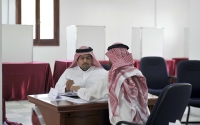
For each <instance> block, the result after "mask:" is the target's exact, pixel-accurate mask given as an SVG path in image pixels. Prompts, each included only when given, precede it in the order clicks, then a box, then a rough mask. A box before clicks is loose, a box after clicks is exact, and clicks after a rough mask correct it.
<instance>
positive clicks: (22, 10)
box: [16, 0, 59, 46]
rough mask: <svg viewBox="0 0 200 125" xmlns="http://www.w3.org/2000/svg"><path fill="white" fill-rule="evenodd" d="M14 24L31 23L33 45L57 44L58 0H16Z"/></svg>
mask: <svg viewBox="0 0 200 125" xmlns="http://www.w3.org/2000/svg"><path fill="white" fill-rule="evenodd" d="M16 24H24V25H33V39H34V40H33V42H34V46H58V45H59V0H16Z"/></svg>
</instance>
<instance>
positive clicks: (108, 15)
mask: <svg viewBox="0 0 200 125" xmlns="http://www.w3.org/2000/svg"><path fill="white" fill-rule="evenodd" d="M4 1H5V0H4ZM188 1H189V0H176V1H174V0H60V46H56V47H55V46H51V47H47V46H45V47H40V46H36V47H34V49H33V60H34V61H44V62H49V63H50V64H51V68H52V69H53V66H54V62H55V60H64V59H66V27H67V26H69V25H96V26H97V25H100V26H105V27H106V47H108V46H109V45H111V44H112V43H114V42H123V43H125V44H127V45H128V46H130V51H131V50H132V49H134V48H132V47H131V38H132V36H131V27H154V26H155V21H156V26H157V27H164V39H165V44H164V48H165V49H164V57H165V58H167V59H171V58H172V57H183V56H184V45H183V43H184V37H183V34H184V28H185V27H186V28H187V27H188ZM155 2H156V6H155ZM155 7H156V8H155ZM155 10H156V13H155ZM155 18H156V19H155ZM177 48H178V49H177ZM149 49H153V48H149Z"/></svg>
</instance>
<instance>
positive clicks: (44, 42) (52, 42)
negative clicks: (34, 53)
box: [16, 0, 60, 46]
mask: <svg viewBox="0 0 200 125" xmlns="http://www.w3.org/2000/svg"><path fill="white" fill-rule="evenodd" d="M35 1H36V15H35V16H36V18H35V19H36V21H35V22H36V24H35V26H36V30H35V32H36V33H35V39H34V40H33V45H34V46H59V10H60V8H59V3H60V0H53V2H54V12H53V14H54V18H53V22H54V31H53V32H54V33H53V34H54V39H40V20H39V19H40V0H35ZM21 11H22V10H21V0H16V24H21V18H22V17H21Z"/></svg>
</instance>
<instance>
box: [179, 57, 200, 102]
mask: <svg viewBox="0 0 200 125" xmlns="http://www.w3.org/2000/svg"><path fill="white" fill-rule="evenodd" d="M177 82H178V83H183V82H184V83H185V82H186V83H190V84H191V85H192V93H191V98H200V92H199V90H200V61H198V60H186V61H182V62H180V63H179V64H178V67H177Z"/></svg>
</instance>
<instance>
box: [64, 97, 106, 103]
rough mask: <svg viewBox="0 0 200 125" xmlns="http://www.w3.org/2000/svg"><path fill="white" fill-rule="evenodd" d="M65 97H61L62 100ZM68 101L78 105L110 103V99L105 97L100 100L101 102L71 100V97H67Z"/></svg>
mask: <svg viewBox="0 0 200 125" xmlns="http://www.w3.org/2000/svg"><path fill="white" fill-rule="evenodd" d="M63 97H65V96H61V98H63ZM67 98H68V99H67V101H70V102H74V103H77V104H82V103H104V102H107V101H108V97H107V96H105V97H104V98H102V99H100V100H93V101H85V100H83V99H75V98H71V97H67Z"/></svg>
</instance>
